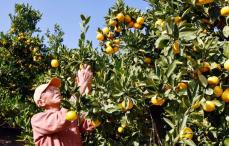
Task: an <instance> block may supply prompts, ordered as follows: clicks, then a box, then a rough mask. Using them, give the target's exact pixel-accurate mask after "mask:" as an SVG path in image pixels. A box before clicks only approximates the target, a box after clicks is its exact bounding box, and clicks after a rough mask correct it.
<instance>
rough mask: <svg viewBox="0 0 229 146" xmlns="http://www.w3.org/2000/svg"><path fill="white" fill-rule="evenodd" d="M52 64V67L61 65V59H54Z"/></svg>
mask: <svg viewBox="0 0 229 146" xmlns="http://www.w3.org/2000/svg"><path fill="white" fill-rule="evenodd" d="M51 66H52V67H58V66H59V61H58V60H57V59H52V61H51Z"/></svg>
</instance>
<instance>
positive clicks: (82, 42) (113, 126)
mask: <svg viewBox="0 0 229 146" xmlns="http://www.w3.org/2000/svg"><path fill="white" fill-rule="evenodd" d="M145 1H146V2H148V3H149V6H150V7H149V8H148V9H147V10H146V12H142V11H141V10H139V9H136V8H132V7H129V6H127V5H125V3H124V2H123V1H122V0H117V2H116V3H115V4H114V6H112V7H111V8H110V9H109V11H108V13H107V15H106V16H105V17H104V18H105V22H104V24H105V27H103V28H98V30H97V35H96V38H97V40H98V41H99V42H100V46H98V48H96V49H95V48H93V47H92V42H91V41H88V40H86V33H87V31H88V29H89V26H88V22H89V21H90V17H86V16H84V15H81V19H82V24H81V28H82V29H81V35H80V38H79V41H78V45H79V47H78V48H67V47H66V46H65V45H64V44H63V36H64V32H63V31H62V30H61V28H60V27H59V26H58V25H56V26H55V28H54V33H53V34H52V33H51V32H50V31H48V32H47V33H46V36H47V39H48V44H47V46H46V45H42V44H43V43H42V41H43V40H42V37H38V36H37V37H36V36H34V35H32V34H33V33H32V32H34V31H35V30H37V29H36V27H35V25H30V24H31V23H27V22H30V21H26V20H28V19H29V20H31V17H32V16H39V17H32V20H34V21H32V22H34V23H36V22H38V20H39V19H40V14H39V13H38V12H37V11H34V10H33V11H32V9H31V7H29V6H25V5H17V7H21V9H19V8H17V7H16V12H17V13H16V14H18V15H16V16H14V17H12V16H11V18H14V19H12V20H15V22H17V23H13V24H19V23H22V24H20V25H18V26H17V25H16V26H17V27H16V26H15V29H12V30H11V31H12V32H13V33H12V32H8V33H6V34H4V33H2V34H1V38H0V40H1V46H0V47H1V52H4V53H5V54H9V55H2V57H1V74H3V73H4V72H3V71H4V70H6V71H7V72H10V73H11V74H12V75H13V76H12V75H11V76H9V77H8V78H6V77H7V76H6V77H5V78H6V79H7V82H4V80H3V79H4V78H1V82H0V83H1V84H0V85H1V88H0V89H1V90H2V91H4V92H1V95H2V96H4V97H10V96H11V92H10V91H14V90H12V89H14V88H13V87H14V86H13V84H12V83H15V82H16V81H18V82H16V83H18V84H17V85H21V84H20V83H19V81H20V82H22V81H23V83H24V84H23V85H27V87H26V88H20V86H16V87H17V88H16V87H15V89H18V90H16V91H17V92H15V94H16V95H17V96H16V95H13V97H15V98H14V99H15V100H10V102H13V101H14V102H16V103H17V102H18V101H21V99H22V98H23V100H22V101H24V102H25V101H26V102H25V103H26V105H31V106H29V108H28V109H26V110H25V111H27V113H28V111H32V112H34V113H35V112H37V110H35V109H34V108H32V107H33V106H32V102H31V101H32V92H33V91H34V87H36V86H37V85H38V84H40V83H44V82H47V80H46V79H47V78H51V77H56V76H57V77H59V78H61V79H62V94H63V96H64V102H63V106H64V107H67V108H69V109H71V110H75V111H77V112H78V113H79V114H81V113H83V112H86V113H87V118H90V119H92V123H93V124H94V126H95V127H96V129H95V130H94V131H93V132H90V133H83V134H82V138H83V142H84V144H85V145H104V146H105V145H115V146H116V145H118V146H122V145H125V146H126V145H136V146H137V145H227V144H228V135H229V131H228V124H229V123H228V121H229V116H228V102H229V99H228V98H229V95H228V94H229V87H228V78H229V77H228V73H229V72H228V70H229V65H228V64H229V61H228V58H229V53H228V50H229V42H228V37H229V35H228V32H229V31H228V28H229V27H228V25H229V20H228V15H229V12H228V11H229V8H228V5H229V2H228V0H224V1H219V0H214V1H213V0H184V1H179V0H173V1H156V0H145ZM22 8H23V9H22ZM25 10H26V11H25ZM27 10H29V12H30V13H26V12H27ZM31 11H32V12H34V13H31ZM30 15H32V16H30ZM16 18H17V19H16ZM19 18H20V19H19ZM16 20H17V21H16ZM19 20H20V21H19ZM12 22H14V21H12ZM12 26H14V25H12ZM32 26H33V27H32ZM16 38H17V39H16ZM19 38H20V39H19ZM27 39H30V41H28V42H31V43H32V40H33V42H34V43H35V40H40V41H38V42H40V43H38V44H36V45H35V44H33V43H32V44H33V45H32V44H29V45H26V42H27ZM14 43H15V44H20V47H17V48H19V49H16V47H13V46H12V45H13V44H14ZM27 46H28V47H27ZM36 46H37V48H38V49H33V48H34V47H35V48H36ZM30 48H32V49H31V50H30ZM10 50H12V52H13V53H14V54H13V55H12V54H11V53H12V52H11V51H10ZM19 50H20V51H19ZM25 50H27V51H28V54H27V55H26V56H23V55H25ZM33 50H36V51H33ZM23 52H24V53H23ZM1 54H2V53H1ZM7 56H8V58H6V57H7ZM15 56H20V57H18V58H21V59H20V60H23V61H22V64H21V66H20V67H18V68H16V67H17V65H18V64H17V63H20V62H18V60H17V61H16V59H17V58H14V57H15ZM34 56H36V57H34ZM10 63H12V66H11V65H9V64H10ZM30 64H32V65H30ZM83 64H90V65H91V67H92V71H93V74H94V78H93V83H92V92H91V93H90V94H86V95H84V96H82V95H80V94H79V92H78V87H77V85H76V83H75V77H76V74H77V70H79V69H80V68H81V66H82V65H83ZM19 65H20V64H19ZM26 65H27V66H26ZM24 66H25V67H24ZM22 68H24V69H25V70H23V71H24V72H25V74H23V75H25V77H27V78H26V79H24V78H23V79H21V80H17V78H16V79H15V80H14V81H13V79H14V78H13V77H15V76H17V75H20V73H21V70H22ZM29 68H33V69H29ZM3 69H4V70H3ZM19 69H21V70H20V72H18V70H19ZM6 71H5V72H6ZM5 74H6V73H5ZM20 77H21V76H20ZM25 81H28V82H25ZM31 81H32V82H31ZM3 83H8V84H10V83H11V84H12V85H11V84H10V86H5V84H3ZM25 83H28V84H25ZM6 87H11V88H10V90H9V89H8V88H6ZM22 89H25V91H27V90H29V89H32V90H31V92H29V91H30V90H29V91H28V92H24V90H23V92H20V91H21V90H22ZM9 93H10V94H9ZM23 93H24V94H25V93H26V94H25V95H26V97H27V98H26V99H24V97H25V96H22V95H24V94H23ZM12 94H13V93H12ZM71 95H75V96H76V97H78V98H76V101H71V100H69V97H70V96H71ZM17 98H19V100H17ZM6 99H8V98H6ZM5 103H7V102H5ZM10 105H12V104H10ZM13 105H17V104H13ZM32 112H31V113H32ZM23 113H24V115H26V114H25V113H26V112H23ZM29 116H31V114H27V115H26V117H23V118H22V117H20V118H19V117H18V119H20V120H21V121H23V122H21V123H18V125H19V126H21V127H22V129H23V126H22V125H23V124H24V123H26V122H27V125H25V126H24V127H25V128H27V131H28V132H27V133H25V134H24V138H25V137H27V140H28V137H30V138H31V136H32V135H31V129H30V127H29V126H30V125H29V124H28V123H29ZM25 119H26V120H25ZM25 128H24V129H25ZM24 129H23V131H26V130H24ZM25 139H26V138H25Z"/></svg>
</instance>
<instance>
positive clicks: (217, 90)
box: [214, 86, 223, 97]
mask: <svg viewBox="0 0 229 146" xmlns="http://www.w3.org/2000/svg"><path fill="white" fill-rule="evenodd" d="M214 93H215V95H216V97H220V96H221V95H222V94H223V89H222V88H221V87H220V86H215V87H214Z"/></svg>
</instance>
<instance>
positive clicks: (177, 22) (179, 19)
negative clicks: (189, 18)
mask: <svg viewBox="0 0 229 146" xmlns="http://www.w3.org/2000/svg"><path fill="white" fill-rule="evenodd" d="M181 21H182V18H181V17H180V16H176V17H175V18H174V22H175V23H176V24H177V25H178V24H179V23H180V22H181Z"/></svg>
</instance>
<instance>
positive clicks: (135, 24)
mask: <svg viewBox="0 0 229 146" xmlns="http://www.w3.org/2000/svg"><path fill="white" fill-rule="evenodd" d="M141 27H142V25H141V24H139V23H134V28H136V29H140V28H141Z"/></svg>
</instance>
